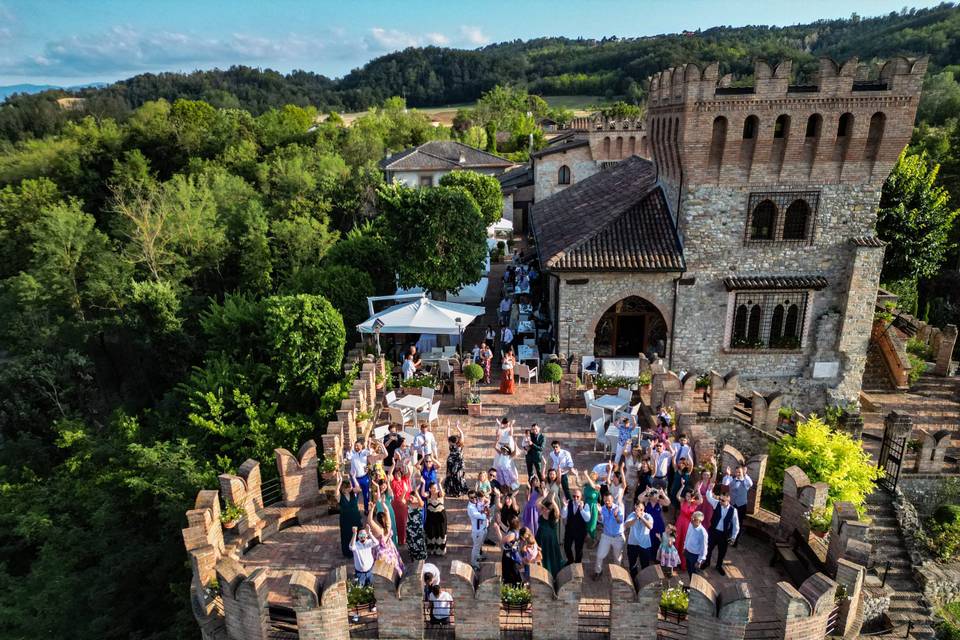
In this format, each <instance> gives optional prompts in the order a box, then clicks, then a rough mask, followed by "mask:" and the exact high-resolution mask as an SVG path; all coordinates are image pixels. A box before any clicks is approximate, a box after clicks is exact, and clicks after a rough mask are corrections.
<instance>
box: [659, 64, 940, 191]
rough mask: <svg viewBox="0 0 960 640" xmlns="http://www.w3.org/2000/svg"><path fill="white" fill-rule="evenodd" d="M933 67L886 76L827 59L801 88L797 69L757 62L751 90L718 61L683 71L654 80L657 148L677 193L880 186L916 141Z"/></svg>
mask: <svg viewBox="0 0 960 640" xmlns="http://www.w3.org/2000/svg"><path fill="white" fill-rule="evenodd" d="M926 69H927V58H919V59H916V60H908V59H907V58H902V57H897V58H893V59H891V60H888V61H887V62H886V63H884V64H883V65H882V66H881V67H879V70H878V71H877V72H876V73H866V71H867V69H866V67H865V66H864V65H861V64H860V62H859V61H858V60H857V59H856V58H853V59H850V60H848V61H846V62H844V63H842V64H840V63H837V62H835V61H834V60H831V59H829V58H823V59H821V60H820V66H819V68H818V70H817V71H816V72H815V73H814V74H813V78H812V80H811V84H803V85H800V84H791V81H792V78H793V63H792V61H790V60H785V61H783V62H781V63H779V64H777V65H771V64H770V63H768V62H766V61H764V60H757V61H756V63H755V66H754V79H753V84H752V86H743V87H741V86H733V85H734V81H733V77H732V76H730V75H724V76H720V69H719V65H718V64H717V63H711V64H708V65H707V66H706V67H700V66H699V65H696V64H693V63H691V64H686V65H683V66H680V67H674V68H672V69H667V70H665V71H661V72H660V73H658V74H656V75H654V76H653V77H652V78H651V79H650V94H649V112H648V115H647V123H646V124H647V137H648V138H649V141H650V144H649V146H650V149H651V151H652V156H653V158H654V161H655V162H656V163H657V167H658V171H659V173H660V176H661V177H662V178H663V179H664V180H665V181H666V182H669V183H672V184H674V185H679V184H680V183H681V182H683V183H684V184H685V185H698V184H708V185H722V186H725V187H738V186H742V185H753V184H768V185H776V184H803V183H806V184H837V183H847V184H867V185H876V186H879V185H880V184H882V182H883V180H885V179H886V177H887V175H888V174H889V173H890V170H891V168H892V167H893V163H894V162H895V161H896V158H897V156H898V155H899V153H900V151H901V150H902V149H903V148H904V146H906V144H907V143H908V142H909V140H910V135H911V133H912V130H913V121H914V117H915V115H916V110H917V105H918V104H919V98H920V90H921V87H922V84H923V76H924V74H925V73H926ZM865 78H869V79H865Z"/></svg>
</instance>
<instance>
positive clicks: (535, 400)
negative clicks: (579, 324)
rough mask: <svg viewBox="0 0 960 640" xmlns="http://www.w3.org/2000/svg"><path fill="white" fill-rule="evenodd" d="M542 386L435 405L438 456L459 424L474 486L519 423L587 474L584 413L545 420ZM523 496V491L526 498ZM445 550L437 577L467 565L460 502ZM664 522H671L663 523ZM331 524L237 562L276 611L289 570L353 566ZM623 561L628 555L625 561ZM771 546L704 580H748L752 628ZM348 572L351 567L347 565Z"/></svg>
mask: <svg viewBox="0 0 960 640" xmlns="http://www.w3.org/2000/svg"><path fill="white" fill-rule="evenodd" d="M548 392H549V387H548V385H547V384H539V385H538V384H533V385H530V386H529V387H528V386H526V385H518V393H517V394H515V395H512V396H506V395H501V394H500V393H498V392H497V388H496V386H495V385H490V386H488V387H485V388H484V389H483V411H484V415H483V416H482V417H478V418H468V417H467V416H465V415H462V414H460V413H456V412H451V411H450V406H449V405H450V403H451V401H452V398H451V396H449V395H447V396H444V397H443V399H442V402H443V404H442V405H441V407H442V411H441V414H442V415H441V424H440V427H439V428H437V435H438V437H437V440H438V441H440V443H441V455H443V456H445V455H446V441H445V438H443V437H442V436H443V435H444V432H445V428H446V424H447V423H449V424H451V425H453V424H455V422H456V421H457V420H460V421H461V427H462V428H463V430H464V433H465V435H466V447H465V458H466V471H467V477H468V480H469V481H470V483H471V484H472V482H473V480H474V479H475V477H476V475H477V473H478V472H479V471H481V470H483V469H487V468H489V467H490V465H491V463H492V460H493V455H494V451H493V444H494V440H495V438H496V426H495V424H494V422H495V420H496V419H497V418H499V417H501V416H504V415H505V416H507V417H508V418H510V419H513V420H516V421H517V426H518V428H526V427H527V426H529V425H530V424H531V423H532V422H538V423H539V424H540V425H541V426H542V427H543V428H544V430H545V433H546V436H547V441H548V443H549V442H550V441H551V440H552V439H558V440H560V441H561V442H563V445H564V447H566V448H568V449H570V450H571V452H572V454H573V458H574V462H575V464H576V466H577V469H589V468H591V467H592V466H593V465H595V464H597V463H599V462H602V460H603V453H602V452H594V451H593V442H594V439H593V434H592V433H588V432H587V431H586V430H585V427H586V426H587V417H586V416H585V415H584V413H583V412H576V413H574V412H570V413H564V414H559V415H551V416H548V415H545V414H544V413H543V405H542V403H543V399H544V398H545V397H546V396H547V394H548ZM519 462H520V464H518V467H519V468H520V472H521V476H522V477H521V482H523V481H525V479H526V474H525V473H524V469H523V468H522V467H523V464H522V459H520V460H519ZM524 493H525V490H524ZM446 507H447V520H448V543H447V549H448V551H447V555H446V556H444V557H442V558H429V559H428V562H433V563H434V564H436V565H437V566H438V567H439V568H440V570H441V574H442V575H446V574H447V573H449V568H450V562H451V561H452V560H454V559H456V560H461V561H464V562H469V556H470V536H469V533H470V530H469V518H468V517H467V514H466V498H465V497H461V498H447V501H446ZM667 518H668V520H672V518H673V516H672V515H668V516H667ZM337 522H338V521H337V517H336V516H325V517H323V518H321V519H320V520H319V521H318V522H316V523H313V524H307V525H299V526H294V527H290V528H288V529H285V530H283V531H281V532H279V533H277V534H276V535H274V536H273V537H271V538H269V539H267V540H266V541H264V542H263V543H262V544H260V545H258V546H256V547H254V548H253V549H251V550H250V551H249V552H248V553H247V554H246V555H245V556H244V558H243V564H244V565H246V566H247V567H248V568H250V569H252V568H255V567H261V566H262V567H266V568H268V571H269V579H268V585H269V588H270V602H271V604H276V605H288V604H289V600H288V594H287V591H288V584H289V575H290V572H291V571H292V570H295V569H305V570H308V571H311V572H317V573H322V572H325V571H326V570H328V569H329V568H330V567H331V566H335V565H339V564H348V565H351V560H350V559H348V558H344V557H342V556H341V555H340V551H339V550H340V538H339V528H338V524H337ZM485 551H486V553H487V555H488V557H490V558H491V559H495V558H496V559H499V555H500V554H499V551H498V550H497V549H495V548H493V547H487V548H486V549H485ZM401 553H402V555H403V556H404V560H405V561H406V560H407V559H408V555H407V553H406V550H405V549H401ZM584 555H585V557H584V562H585V569H586V571H585V573H588V574H589V573H591V572H592V569H593V566H594V561H595V558H596V556H595V550H594V549H589V548H588V549H587V550H586V551H585V554H584ZM624 555H626V554H624ZM769 559H770V546H769V545H768V544H767V543H764V542H762V541H760V540H758V539H755V538H752V537H749V536H745V537H744V538H743V539H742V541H741V544H740V546H739V547H738V548H735V549H730V551H729V552H728V554H727V562H726V567H725V570H726V572H727V576H726V577H723V576H720V575H719V574H718V573H717V572H716V571H715V570H712V569H711V570H708V571H706V572H705V575H706V577H707V578H708V579H709V581H710V582H711V583H712V584H713V586H714V587H716V588H717V589H720V588H722V587H723V586H724V583H726V582H729V581H737V580H744V579H746V580H748V581H749V583H750V586H751V592H752V594H753V598H754V611H755V612H756V613H755V617H756V618H757V620H758V621H761V622H762V621H770V620H771V619H772V617H773V613H772V612H773V611H774V601H775V596H776V588H775V587H776V583H777V582H779V581H780V580H783V579H784V576H783V574H782V573H781V572H780V571H779V570H777V569H773V568H770V567H769V566H768V565H769ZM351 566H352V565H351ZM583 590H584V598H585V599H590V601H591V602H595V603H597V604H602V603H605V602H606V601H607V599H608V597H609V595H608V594H609V580H608V579H607V578H606V577H604V578H603V579H601V580H600V581H597V582H594V581H592V580H589V579H588V580H586V581H585V582H584V587H583Z"/></svg>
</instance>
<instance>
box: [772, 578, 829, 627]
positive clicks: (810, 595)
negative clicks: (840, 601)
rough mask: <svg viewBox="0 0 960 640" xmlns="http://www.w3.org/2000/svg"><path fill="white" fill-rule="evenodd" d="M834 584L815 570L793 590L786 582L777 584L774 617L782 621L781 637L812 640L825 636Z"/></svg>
mask: <svg viewBox="0 0 960 640" xmlns="http://www.w3.org/2000/svg"><path fill="white" fill-rule="evenodd" d="M836 592H837V583H836V582H834V581H833V580H831V579H830V578H828V577H827V576H825V575H824V574H822V573H817V574H814V575H812V576H810V577H809V578H807V580H806V581H805V582H804V583H803V584H802V585H800V588H799V589H797V588H795V587H794V586H793V585H791V584H790V583H789V582H781V583H779V584H778V585H777V604H776V607H777V617H778V618H779V619H781V620H783V621H784V628H783V638H784V640H813V639H814V638H823V637H825V636H826V635H827V624H828V620H829V617H830V613H831V612H832V611H833V608H834V596H835V594H836Z"/></svg>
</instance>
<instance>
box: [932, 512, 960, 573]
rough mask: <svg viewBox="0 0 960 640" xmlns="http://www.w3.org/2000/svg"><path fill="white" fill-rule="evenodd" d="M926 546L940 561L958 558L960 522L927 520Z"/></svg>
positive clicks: (959, 551)
mask: <svg viewBox="0 0 960 640" xmlns="http://www.w3.org/2000/svg"><path fill="white" fill-rule="evenodd" d="M926 539H927V548H928V549H929V550H930V553H932V554H933V555H935V556H936V557H937V558H939V559H940V560H941V561H942V562H950V561H951V560H954V559H956V558H960V524H958V523H956V522H951V523H945V524H944V523H940V522H937V521H936V520H935V519H933V518H930V519H929V520H927V531H926Z"/></svg>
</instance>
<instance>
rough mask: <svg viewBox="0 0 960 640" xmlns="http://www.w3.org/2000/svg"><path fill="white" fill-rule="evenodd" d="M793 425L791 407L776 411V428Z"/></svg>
mask: <svg viewBox="0 0 960 640" xmlns="http://www.w3.org/2000/svg"><path fill="white" fill-rule="evenodd" d="M792 423H793V407H786V406H784V407H780V410H779V411H777V426H783V425H787V424H792Z"/></svg>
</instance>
